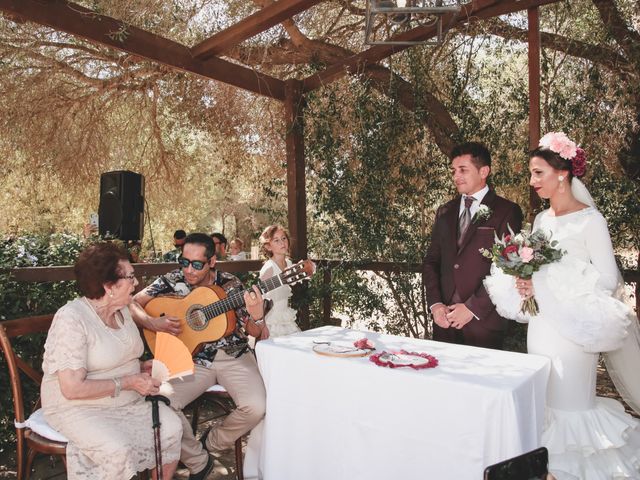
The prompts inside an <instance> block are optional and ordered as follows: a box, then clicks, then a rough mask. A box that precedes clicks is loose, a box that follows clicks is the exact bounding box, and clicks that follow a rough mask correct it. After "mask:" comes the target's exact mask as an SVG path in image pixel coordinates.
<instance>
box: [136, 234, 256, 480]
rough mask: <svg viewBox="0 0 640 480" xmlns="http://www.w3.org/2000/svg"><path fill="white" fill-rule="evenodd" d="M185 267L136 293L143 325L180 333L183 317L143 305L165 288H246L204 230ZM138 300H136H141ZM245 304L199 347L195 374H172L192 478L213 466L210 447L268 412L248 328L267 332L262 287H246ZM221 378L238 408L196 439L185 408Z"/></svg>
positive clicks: (224, 445) (223, 445) (187, 249)
mask: <svg viewBox="0 0 640 480" xmlns="http://www.w3.org/2000/svg"><path fill="white" fill-rule="evenodd" d="M178 263H179V264H180V269H178V270H174V271H173V272H171V273H169V274H167V275H166V276H161V277H159V278H158V279H156V280H155V281H154V282H153V283H152V284H150V285H148V286H147V287H146V288H145V289H143V290H142V291H140V292H139V293H137V294H136V295H135V297H134V300H135V302H134V303H133V305H132V308H131V313H132V316H133V318H134V320H135V321H136V322H137V323H138V325H140V326H141V327H143V328H145V329H147V330H151V331H154V332H169V333H172V334H174V335H178V334H180V333H181V323H180V320H179V319H178V318H176V317H173V316H164V315H161V316H157V317H153V316H151V315H149V314H148V313H147V312H146V311H145V310H144V307H145V306H146V305H147V304H148V303H149V302H150V301H151V300H152V299H154V298H156V297H157V296H159V295H164V294H174V295H175V294H178V295H183V296H184V295H187V294H189V293H190V292H191V291H192V290H193V289H195V288H197V287H209V286H215V285H217V286H218V287H221V288H222V289H223V290H224V291H225V292H227V294H228V295H229V294H232V293H233V292H234V291H235V292H242V291H243V286H242V283H241V282H240V281H239V280H238V279H237V278H236V277H234V276H233V275H231V274H229V273H225V272H219V271H217V270H215V264H216V256H215V247H214V244H213V241H212V239H211V237H210V236H209V235H206V234H204V233H192V234H190V235H188V236H187V238H186V239H185V244H184V247H183V252H182V255H181V256H180V257H179V259H178ZM136 302H137V305H136ZM244 304H245V305H244V306H241V307H239V308H236V309H235V314H236V317H237V323H236V327H235V329H234V330H233V331H232V332H231V333H230V334H228V335H226V336H224V337H222V338H220V339H219V340H216V341H212V342H209V343H204V344H202V345H201V348H200V349H199V350H198V351H196V353H194V357H193V360H194V363H195V371H194V374H193V375H191V376H188V377H185V378H183V379H179V378H178V379H174V380H171V381H170V383H171V386H172V387H173V391H172V392H171V393H170V394H169V395H168V397H169V398H170V400H171V406H172V407H173V408H174V409H175V410H176V411H177V413H178V416H179V417H180V419H181V420H182V425H183V436H182V452H181V457H180V460H181V461H182V463H184V464H185V466H186V467H187V468H188V469H189V472H190V475H189V479H192V480H193V479H204V478H207V476H208V475H209V473H210V472H211V471H212V470H213V457H212V456H211V455H209V451H222V450H226V449H228V448H231V447H233V445H234V443H235V441H236V440H237V439H238V438H240V437H241V436H242V435H244V434H246V433H247V432H248V431H250V430H251V429H252V428H253V427H255V426H256V425H257V424H258V423H259V422H260V420H261V419H262V418H263V416H264V412H265V396H266V394H265V388H264V384H263V383H262V377H261V376H260V372H259V371H258V366H257V363H256V359H255V357H254V355H253V354H252V350H251V349H250V347H249V345H248V338H247V334H248V335H251V336H253V337H256V338H267V337H268V330H265V328H264V321H263V318H264V305H263V299H262V295H261V293H260V290H259V289H258V288H257V287H256V286H254V287H253V291H251V292H244ZM215 384H220V385H222V386H223V387H224V388H225V389H226V390H227V391H228V392H229V395H231V397H232V398H233V401H234V402H235V404H236V406H237V408H236V409H234V410H233V411H232V413H231V414H229V415H228V416H227V417H226V419H225V420H224V421H223V422H222V423H221V424H220V425H219V426H217V427H214V428H213V429H211V430H209V431H207V432H206V433H205V434H204V437H203V439H202V441H198V440H196V438H195V436H194V434H193V433H192V431H191V425H190V423H189V422H188V421H187V419H186V417H185V416H184V414H183V413H182V409H183V408H184V407H185V406H187V405H188V404H189V403H191V402H192V401H193V400H195V399H196V398H198V397H199V396H200V395H202V393H204V392H205V391H206V390H207V388H209V387H211V386H212V385H215Z"/></svg>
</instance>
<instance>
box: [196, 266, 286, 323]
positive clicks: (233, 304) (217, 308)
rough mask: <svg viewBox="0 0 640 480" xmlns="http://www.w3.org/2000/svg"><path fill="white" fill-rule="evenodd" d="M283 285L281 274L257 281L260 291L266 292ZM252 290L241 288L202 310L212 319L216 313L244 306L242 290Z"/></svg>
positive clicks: (220, 313) (219, 313)
mask: <svg viewBox="0 0 640 480" xmlns="http://www.w3.org/2000/svg"><path fill="white" fill-rule="evenodd" d="M282 285H284V283H283V282H282V278H281V275H275V276H273V277H271V278H268V279H267V280H260V281H259V282H258V288H259V289H260V292H261V293H263V294H264V293H267V292H270V291H271V290H274V289H276V288H278V287H280V286H282ZM251 291H253V290H243V291H241V292H235V293H233V294H231V295H229V296H228V297H226V298H223V299H222V300H218V301H217V302H214V303H212V304H210V305H207V306H206V307H203V308H202V312H203V313H204V314H205V316H206V318H207V319H209V320H210V319H212V318H215V317H217V316H218V315H222V314H223V313H225V312H228V311H229V310H235V309H236V308H240V307H243V306H244V292H251Z"/></svg>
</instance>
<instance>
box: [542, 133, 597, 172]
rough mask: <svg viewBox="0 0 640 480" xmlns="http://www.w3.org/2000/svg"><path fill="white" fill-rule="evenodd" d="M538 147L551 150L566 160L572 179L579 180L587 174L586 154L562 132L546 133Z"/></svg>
mask: <svg viewBox="0 0 640 480" xmlns="http://www.w3.org/2000/svg"><path fill="white" fill-rule="evenodd" d="M539 147H540V148H544V149H547V150H551V151H553V152H555V153H557V154H558V155H560V156H561V157H562V158H564V159H565V160H568V161H569V163H571V173H572V174H573V176H574V177H578V178H580V177H582V176H583V175H584V174H585V173H586V172H587V153H586V152H585V151H584V150H583V149H582V148H580V147H579V146H577V145H576V143H575V142H574V141H573V140H571V139H570V138H569V137H567V135H566V134H565V133H564V132H549V133H547V134H546V135H545V136H544V137H542V138H541V139H540V144H539Z"/></svg>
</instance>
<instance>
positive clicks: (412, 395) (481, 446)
mask: <svg viewBox="0 0 640 480" xmlns="http://www.w3.org/2000/svg"><path fill="white" fill-rule="evenodd" d="M364 336H366V337H367V338H369V339H371V340H372V341H373V342H374V343H375V345H376V351H378V352H379V351H381V350H386V351H398V350H407V351H414V352H426V353H429V354H431V355H434V356H435V357H436V358H437V359H438V360H439V365H438V366H437V367H436V368H433V369H425V370H414V369H412V368H408V367H403V368H394V369H392V368H385V367H380V366H377V365H375V364H374V363H373V362H370V361H369V358H368V357H361V358H337V357H328V356H323V355H319V354H317V353H315V352H314V351H313V346H314V340H315V341H329V342H340V343H342V342H348V343H352V342H353V341H355V340H358V339H360V338H362V337H364ZM256 355H257V358H258V364H259V367H260V372H261V373H262V377H263V379H264V383H265V386H266V389H267V413H266V417H265V422H264V436H263V443H262V452H261V466H262V471H263V475H264V478H265V480H287V479H291V480H293V479H296V480H300V479H305V480H313V479H318V480H342V479H344V480H360V479H361V480H365V479H366V480H371V479H416V480H417V479H420V480H426V479H438V480H447V479H457V480H463V479H470V480H471V479H480V478H481V477H482V472H483V470H484V468H485V467H486V466H488V465H491V464H493V463H496V462H498V461H501V460H504V459H506V458H510V457H513V456H516V455H519V454H521V453H524V452H526V451H528V450H532V449H534V448H536V447H538V446H539V445H540V434H541V431H542V426H543V419H544V405H545V395H546V383H547V377H548V375H549V368H550V361H549V359H547V358H545V357H541V356H537V355H525V354H520V353H514V352H502V351H497V350H490V349H484V348H475V347H466V346H461V345H451V344H446V343H440V342H434V341H429V340H419V339H414V338H405V337H396V336H391V335H382V334H377V333H373V332H358V331H355V330H348V329H342V328H338V327H322V328H317V329H314V330H309V331H306V332H302V333H298V334H294V335H289V336H287V337H280V338H276V339H270V340H266V341H261V342H259V343H258V345H257V350H256Z"/></svg>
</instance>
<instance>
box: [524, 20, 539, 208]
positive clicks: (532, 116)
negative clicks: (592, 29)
mask: <svg viewBox="0 0 640 480" xmlns="http://www.w3.org/2000/svg"><path fill="white" fill-rule="evenodd" d="M527 18H528V23H529V29H528V40H529V150H533V149H535V148H536V147H537V146H538V143H539V142H540V11H539V9H538V7H533V8H530V9H528V10H527ZM529 206H530V207H531V210H530V212H529V216H530V220H533V215H534V212H535V210H536V209H537V208H538V207H539V206H540V197H538V195H537V194H536V192H535V190H533V188H530V189H529Z"/></svg>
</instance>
